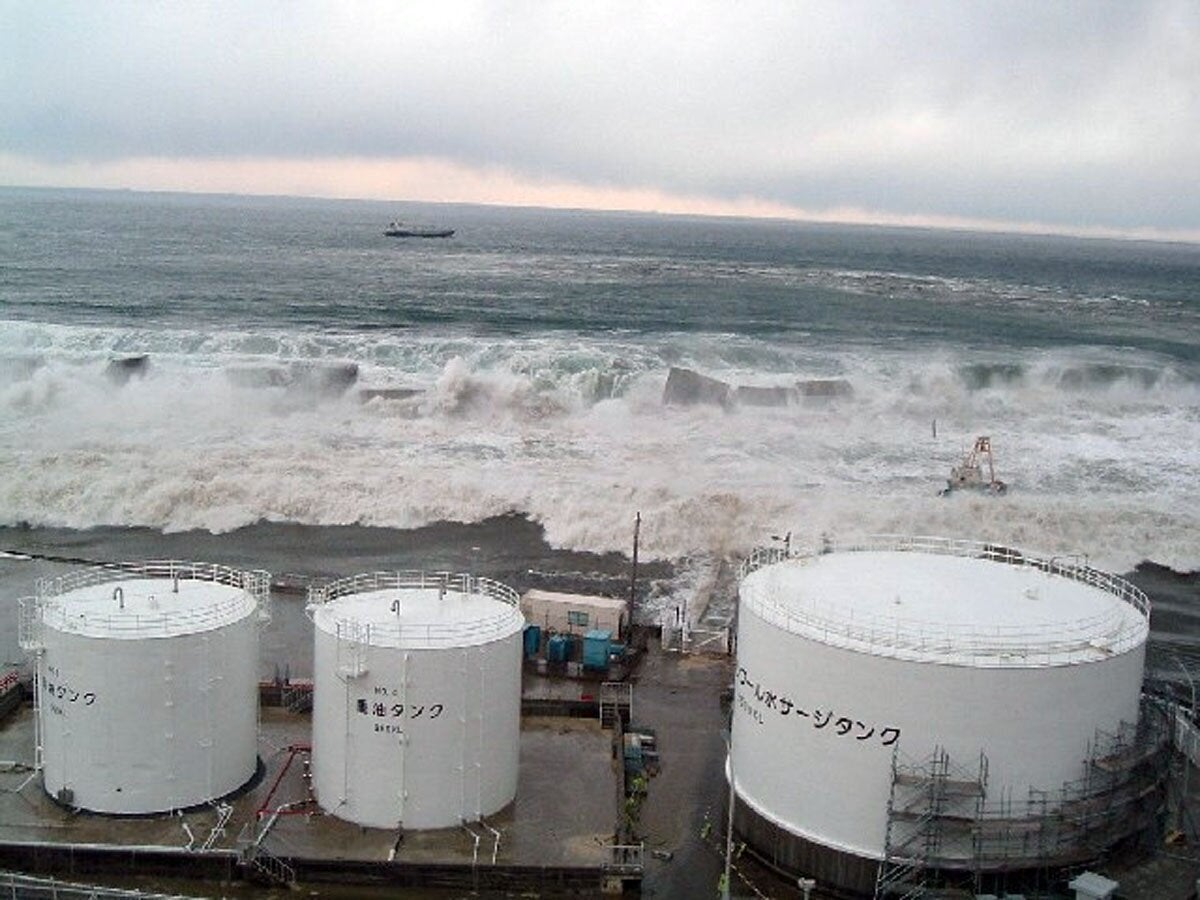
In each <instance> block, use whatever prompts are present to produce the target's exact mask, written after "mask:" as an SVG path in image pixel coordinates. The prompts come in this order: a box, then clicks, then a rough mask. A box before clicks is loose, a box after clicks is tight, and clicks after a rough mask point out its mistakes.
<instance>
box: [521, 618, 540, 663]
mask: <svg viewBox="0 0 1200 900" xmlns="http://www.w3.org/2000/svg"><path fill="white" fill-rule="evenodd" d="M541 647H542V628H541V626H540V625H526V626H525V658H526V659H533V658H534V657H535V656H537V655H538V650H540V649H541Z"/></svg>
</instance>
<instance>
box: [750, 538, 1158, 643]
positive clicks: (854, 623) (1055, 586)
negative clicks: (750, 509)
mask: <svg viewBox="0 0 1200 900" xmlns="http://www.w3.org/2000/svg"><path fill="white" fill-rule="evenodd" d="M972 548H973V551H974V552H970V551H971V550H972ZM992 551H993V552H990V553H989V552H986V545H972V544H964V543H961V542H950V541H947V542H942V543H932V544H931V543H928V542H922V543H921V544H919V545H912V544H904V543H896V544H892V545H889V544H888V543H887V542H880V543H879V544H878V545H877V546H868V547H865V548H848V549H846V550H833V551H832V552H821V553H800V554H797V555H791V556H786V555H783V554H780V553H775V554H774V558H773V559H771V558H767V559H765V560H759V565H748V566H747V568H746V569H745V570H744V575H743V579H742V584H741V589H740V594H741V602H742V604H743V605H745V606H746V607H748V608H749V609H751V610H752V611H754V612H755V613H757V614H758V615H760V616H761V617H763V618H764V619H766V620H768V621H770V622H771V623H772V624H775V625H777V626H778V627H780V628H783V629H784V630H786V631H789V632H793V633H795V634H798V635H802V636H804V637H808V638H811V639H813V640H817V641H821V642H822V643H826V644H831V645H834V646H839V647H844V648H847V649H851V650H857V651H861V652H864V653H871V654H874V655H882V656H894V657H897V658H902V659H910V660H916V661H921V662H931V663H942V664H952V665H966V666H997V667H1035V666H1055V665H1070V664H1075V663H1084V662H1092V661H1098V660H1101V659H1105V658H1107V657H1110V656H1113V655H1115V654H1118V653H1122V652H1125V651H1127V650H1130V649H1133V648H1134V647H1137V646H1140V645H1142V644H1144V642H1145V640H1146V637H1147V635H1148V632H1149V604H1148V603H1147V602H1146V601H1145V596H1144V595H1142V594H1141V592H1140V591H1137V590H1136V588H1133V587H1132V586H1131V585H1128V584H1126V583H1125V582H1124V581H1122V580H1120V579H1117V578H1113V577H1112V576H1108V575H1105V574H1104V573H1100V572H1096V571H1095V570H1093V569H1089V568H1086V567H1081V566H1061V565H1057V564H1054V563H1050V562H1047V561H1044V560H1036V559H1032V558H1030V557H1026V556H1023V555H1021V554H1016V553H1013V551H1002V552H997V551H996V548H992ZM748 562H749V561H748Z"/></svg>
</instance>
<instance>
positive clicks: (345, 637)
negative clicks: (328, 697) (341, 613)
mask: <svg viewBox="0 0 1200 900" xmlns="http://www.w3.org/2000/svg"><path fill="white" fill-rule="evenodd" d="M370 645H371V626H370V625H369V624H364V623H363V622H359V621H357V620H355V619H342V620H340V621H338V623H337V672H338V675H340V676H341V677H342V678H361V677H362V676H363V675H365V674H367V652H368V650H369V649H370Z"/></svg>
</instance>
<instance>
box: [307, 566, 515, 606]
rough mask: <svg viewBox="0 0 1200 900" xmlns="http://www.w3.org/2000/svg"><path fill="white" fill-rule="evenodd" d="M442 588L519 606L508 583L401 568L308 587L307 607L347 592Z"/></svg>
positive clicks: (447, 591) (449, 573)
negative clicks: (479, 595) (400, 569)
mask: <svg viewBox="0 0 1200 900" xmlns="http://www.w3.org/2000/svg"><path fill="white" fill-rule="evenodd" d="M431 588H441V589H443V590H445V592H446V593H448V594H451V593H452V594H461V595H471V594H482V595H483V596H485V597H489V598H491V599H492V600H499V601H500V602H502V603H507V604H508V605H509V606H519V605H520V602H521V597H520V595H519V594H518V593H517V592H516V591H514V590H513V589H512V588H510V587H509V586H508V585H505V584H501V583H500V582H498V581H493V580H492V579H490V578H481V577H476V576H474V575H464V574H454V573H451V572H423V571H419V570H415V569H412V570H403V571H396V572H365V573H363V574H360V575H352V576H350V577H348V578H339V579H337V580H336V581H331V582H328V583H327V584H324V585H314V586H312V587H310V588H309V590H308V603H309V606H313V605H319V604H322V603H328V602H329V601H330V600H336V599H337V598H338V597H344V596H346V595H348V594H363V593H366V592H368V591H382V590H413V589H416V590H428V589H431Z"/></svg>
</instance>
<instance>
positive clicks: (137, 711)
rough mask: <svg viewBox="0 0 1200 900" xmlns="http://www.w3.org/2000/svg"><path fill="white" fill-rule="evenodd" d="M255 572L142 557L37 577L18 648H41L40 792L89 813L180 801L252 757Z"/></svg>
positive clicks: (136, 810)
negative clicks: (146, 560)
mask: <svg viewBox="0 0 1200 900" xmlns="http://www.w3.org/2000/svg"><path fill="white" fill-rule="evenodd" d="M268 587H269V577H268V576H267V575H266V573H263V572H241V571H236V570H234V569H228V568H224V567H221V566H213V565H204V564H196V563H181V562H150V563H136V564H125V565H121V566H117V567H105V568H92V569H85V570H80V571H78V572H74V573H72V574H69V575H65V576H63V577H61V578H54V579H46V580H43V581H42V582H40V583H39V585H38V596H37V598H36V602H35V603H33V604H32V605H31V606H30V608H29V609H28V610H27V611H25V612H24V613H23V617H24V621H23V622H22V644H23V646H25V647H26V649H28V650H31V651H33V652H34V653H35V654H36V656H37V678H38V687H37V703H38V731H39V740H40V744H41V764H42V775H43V778H44V782H45V788H46V791H47V793H49V794H50V795H51V796H52V797H54V798H55V799H57V800H59V801H60V802H62V803H65V804H67V805H69V806H73V807H77V808H80V809H85V810H90V811H93V812H99V813H113V814H145V813H156V812H165V811H169V810H177V809H185V808H187V807H191V806H195V805H198V804H201V803H206V802H208V801H211V800H215V799H218V798H220V797H223V796H225V795H226V794H229V793H231V792H233V791H235V790H237V789H238V788H240V787H242V786H243V785H245V784H246V783H247V782H248V781H249V780H250V779H251V778H252V777H253V776H254V774H255V772H256V770H257V765H258V750H257V739H258V735H257V728H258V623H259V618H260V612H263V611H264V609H265V608H264V607H262V606H261V605H260V602H262V603H265V599H266V595H267V591H268Z"/></svg>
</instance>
